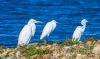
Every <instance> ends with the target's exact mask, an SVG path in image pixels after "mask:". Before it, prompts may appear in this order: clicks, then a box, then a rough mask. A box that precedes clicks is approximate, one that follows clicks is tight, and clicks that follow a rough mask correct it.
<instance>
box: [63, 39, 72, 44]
mask: <svg viewBox="0 0 100 59" xmlns="http://www.w3.org/2000/svg"><path fill="white" fill-rule="evenodd" d="M65 45H67V46H71V45H73V42H72V41H71V40H70V39H66V41H65Z"/></svg>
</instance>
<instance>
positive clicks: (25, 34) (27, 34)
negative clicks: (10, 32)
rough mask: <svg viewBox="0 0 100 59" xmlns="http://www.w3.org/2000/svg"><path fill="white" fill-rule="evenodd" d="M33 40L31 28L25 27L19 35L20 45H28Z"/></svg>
mask: <svg viewBox="0 0 100 59" xmlns="http://www.w3.org/2000/svg"><path fill="white" fill-rule="evenodd" d="M30 39H31V27H30V26H29V25H25V26H24V27H23V29H22V30H21V32H20V34H19V39H18V45H21V44H23V45H27V44H28V43H29V41H30Z"/></svg>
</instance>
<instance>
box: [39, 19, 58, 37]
mask: <svg viewBox="0 0 100 59" xmlns="http://www.w3.org/2000/svg"><path fill="white" fill-rule="evenodd" d="M56 23H57V22H56V21H55V20H52V21H51V22H48V23H47V24H46V25H45V27H44V29H43V31H42V34H41V37H40V39H43V38H44V37H48V36H49V35H50V33H51V32H52V31H53V30H54V29H55V28H56Z"/></svg>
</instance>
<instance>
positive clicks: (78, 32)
mask: <svg viewBox="0 0 100 59" xmlns="http://www.w3.org/2000/svg"><path fill="white" fill-rule="evenodd" d="M81 33H82V27H81V26H78V27H77V28H76V29H75V31H74V33H73V39H80V37H81V35H82V34H81Z"/></svg>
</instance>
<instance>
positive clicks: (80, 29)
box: [72, 19, 88, 41]
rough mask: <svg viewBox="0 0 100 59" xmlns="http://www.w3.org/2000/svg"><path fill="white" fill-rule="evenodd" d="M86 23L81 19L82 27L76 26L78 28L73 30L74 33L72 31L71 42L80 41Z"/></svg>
mask: <svg viewBox="0 0 100 59" xmlns="http://www.w3.org/2000/svg"><path fill="white" fill-rule="evenodd" d="M87 22H88V21H87V20H86V19H83V20H82V21H81V24H82V26H78V27H77V28H76V29H75V31H74V33H73V37H72V41H75V40H76V39H77V40H78V41H79V40H80V38H81V36H82V34H83V32H84V31H85V28H86V23H87Z"/></svg>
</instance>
